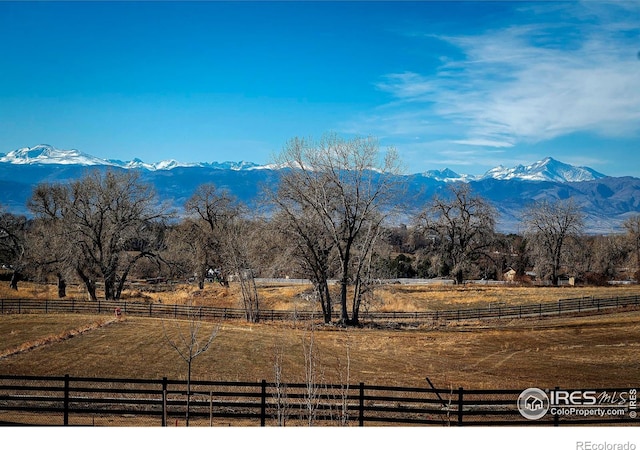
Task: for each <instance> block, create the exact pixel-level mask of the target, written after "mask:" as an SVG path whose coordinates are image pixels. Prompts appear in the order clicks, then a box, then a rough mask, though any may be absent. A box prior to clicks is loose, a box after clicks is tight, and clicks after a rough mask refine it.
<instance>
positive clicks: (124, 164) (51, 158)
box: [0, 144, 263, 170]
mask: <svg viewBox="0 0 640 450" xmlns="http://www.w3.org/2000/svg"><path fill="white" fill-rule="evenodd" d="M0 163H8V164H64V165H78V166H114V167H121V168H123V169H146V170H171V169H175V168H177V167H207V168H213V169H228V170H247V169H259V168H262V167H263V166H260V165H258V164H255V163H252V162H246V161H240V162H234V161H225V162H221V163H219V162H211V163H206V162H198V163H185V162H179V161H176V160H175V159H169V160H164V161H160V162H155V163H146V162H144V161H142V160H140V159H138V158H134V159H132V160H131V161H121V160H118V159H101V158H97V157H95V156H91V155H89V154H86V153H82V152H81V151H79V150H75V149H74V150H60V149H57V148H55V147H53V146H51V145H47V144H40V145H36V146H35V147H24V148H20V149H18V150H13V151H11V152H9V153H6V154H3V153H0Z"/></svg>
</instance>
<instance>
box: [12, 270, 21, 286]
mask: <svg viewBox="0 0 640 450" xmlns="http://www.w3.org/2000/svg"><path fill="white" fill-rule="evenodd" d="M18 281H20V273H19V272H18V271H16V270H14V271H13V273H12V274H11V281H10V282H9V286H10V287H11V289H13V290H14V291H17V290H18Z"/></svg>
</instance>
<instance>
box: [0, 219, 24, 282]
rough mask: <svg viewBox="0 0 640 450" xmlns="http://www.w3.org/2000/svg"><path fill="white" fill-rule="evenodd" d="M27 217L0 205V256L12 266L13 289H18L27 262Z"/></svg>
mask: <svg viewBox="0 0 640 450" xmlns="http://www.w3.org/2000/svg"><path fill="white" fill-rule="evenodd" d="M26 232H27V219H26V217H24V216H18V215H15V214H11V213H9V212H5V211H3V209H2V208H1V207H0V258H2V262H3V263H6V264H8V265H9V267H11V270H12V275H11V281H10V283H9V284H10V287H11V289H14V290H16V291H17V290H18V281H19V280H20V276H21V272H22V270H23V269H24V266H25V264H26V261H25V252H26V245H27V242H26Z"/></svg>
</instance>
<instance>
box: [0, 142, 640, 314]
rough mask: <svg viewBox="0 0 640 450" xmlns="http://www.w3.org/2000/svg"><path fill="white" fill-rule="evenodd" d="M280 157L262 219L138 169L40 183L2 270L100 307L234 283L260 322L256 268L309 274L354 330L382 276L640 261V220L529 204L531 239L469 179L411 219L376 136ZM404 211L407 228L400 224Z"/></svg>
mask: <svg viewBox="0 0 640 450" xmlns="http://www.w3.org/2000/svg"><path fill="white" fill-rule="evenodd" d="M275 162H276V163H277V164H278V165H279V166H280V167H281V168H282V170H281V171H280V173H281V176H280V180H279V183H278V184H277V186H270V187H268V188H267V189H265V195H264V198H265V203H264V204H263V205H261V206H263V207H264V209H260V210H258V209H254V210H252V211H250V210H249V208H248V207H247V206H246V205H243V204H242V203H241V202H239V201H238V200H237V199H235V198H234V197H233V196H231V195H230V194H229V192H227V191H224V190H220V189H219V188H217V187H216V186H215V185H214V184H205V185H202V186H200V187H198V188H197V190H196V191H195V192H194V193H193V195H192V196H191V198H189V199H188V200H187V201H186V202H185V204H184V205H183V206H182V208H180V209H173V208H172V207H171V206H169V205H167V204H163V203H161V202H160V201H159V200H158V198H157V196H156V194H155V192H154V190H153V188H152V186H150V185H148V184H146V183H144V182H142V180H141V179H140V176H139V174H138V173H137V172H135V171H106V172H101V171H94V172H88V173H87V174H86V175H85V176H84V177H82V178H80V179H78V180H74V181H71V182H69V183H56V184H41V185H39V186H37V187H36V188H35V189H34V192H33V195H32V197H31V199H30V200H29V202H28V207H29V209H30V211H31V213H32V217H31V218H29V219H27V218H25V217H21V216H16V215H13V214H11V213H9V212H5V211H0V263H3V264H5V265H6V266H7V267H10V268H11V271H12V278H11V286H12V287H13V288H14V289H17V286H18V280H19V276H20V275H21V274H25V275H28V276H30V277H32V278H40V279H44V278H49V277H55V278H56V279H57V280H58V286H59V295H60V296H61V297H63V296H64V295H65V287H66V284H67V283H69V282H70V281H73V282H80V283H82V284H83V285H84V286H85V287H86V292H87V293H88V296H89V297H90V298H91V299H94V300H95V299H96V298H97V295H98V293H97V286H98V283H101V285H102V286H104V288H103V289H104V296H105V298H107V299H119V298H121V295H122V291H123V289H124V287H125V286H126V282H127V280H128V279H130V278H131V277H133V276H135V277H136V278H145V277H149V278H152V277H158V276H162V277H166V278H172V279H186V278H190V279H193V280H194V281H195V282H197V283H198V285H199V287H200V288H204V285H205V280H206V279H210V278H212V277H213V278H215V279H217V281H219V282H220V283H221V284H223V285H228V283H229V281H230V278H231V277H233V279H234V280H235V281H237V282H238V283H239V284H240V287H241V289H240V291H241V295H242V302H243V306H244V308H245V311H246V315H247V319H248V320H250V321H255V320H257V318H258V317H259V298H258V293H257V289H256V287H255V281H254V276H256V274H258V273H260V274H261V275H262V276H284V275H289V276H293V277H300V278H307V279H309V280H311V281H312V282H313V286H314V290H313V293H314V297H315V299H316V301H318V302H319V304H320V305H321V307H322V313H323V319H324V321H325V322H331V321H332V317H333V315H334V311H338V312H339V322H340V323H342V324H345V325H351V324H357V323H358V322H359V313H360V310H361V308H362V307H363V305H365V306H366V305H367V304H368V302H370V301H371V299H372V291H373V287H374V286H375V282H376V280H377V279H380V278H395V277H401V276H403V275H404V276H416V275H418V276H422V277H436V276H446V277H451V278H453V279H454V280H455V281H456V282H458V283H462V282H464V281H465V280H467V279H470V278H474V277H477V276H481V277H486V278H499V277H500V274H501V272H502V271H503V270H504V269H505V268H506V267H512V268H514V269H515V270H516V271H517V272H518V273H519V274H520V275H523V274H524V273H525V271H526V270H531V269H534V270H535V271H536V272H537V274H538V276H539V277H540V278H541V279H548V280H550V282H551V283H552V284H556V283H557V281H558V278H559V276H560V275H561V274H562V273H566V272H567V271H569V272H573V273H578V272H580V273H583V274H586V273H598V274H600V276H602V277H612V276H614V275H615V271H616V270H617V269H616V268H617V267H620V265H623V264H629V263H631V262H632V263H635V264H636V267H637V264H638V259H639V258H640V216H634V217H631V218H629V219H628V220H627V221H626V222H625V225H624V226H625V230H626V234H624V235H622V234H621V235H615V236H586V235H585V234H584V233H583V231H584V217H583V214H582V212H581V210H580V208H579V207H578V206H577V205H576V204H575V203H573V202H572V201H571V200H564V201H560V200H559V201H556V202H548V201H542V202H532V203H530V205H529V206H528V207H527V208H525V210H524V213H523V215H522V224H523V230H524V233H523V235H522V236H519V235H503V234H500V233H497V232H496V229H495V226H496V222H497V217H498V216H497V212H496V209H495V208H494V207H493V206H492V205H491V204H489V202H487V201H486V200H485V199H483V198H482V197H480V196H478V195H476V194H474V193H473V192H472V190H471V188H470V185H469V184H464V183H460V184H451V185H449V186H448V188H447V189H446V190H443V191H442V192H439V193H438V194H437V195H436V196H434V197H433V198H432V199H431V201H430V202H428V203H427V204H425V205H422V206H421V208H420V211H419V212H418V213H409V212H408V210H406V209H405V210H403V209H402V205H403V204H405V203H406V202H405V200H406V199H405V198H404V193H405V191H404V187H403V186H402V185H400V184H398V182H397V180H398V179H399V177H397V175H398V174H400V172H401V164H400V160H399V158H398V155H397V153H396V152H395V150H394V149H387V150H386V151H384V152H383V151H381V150H380V148H379V145H378V142H377V140H376V139H374V138H354V139H343V138H341V137H339V136H337V135H333V134H331V135H326V136H324V137H323V138H321V139H320V140H312V139H298V138H296V139H292V140H291V141H290V142H288V143H287V144H286V146H285V147H284V149H283V151H282V152H281V153H280V155H279V156H278V157H277V159H276V161H275ZM414 206H415V205H414ZM408 216H409V217H408ZM398 217H403V220H406V221H408V223H410V225H409V226H398V225H397V221H398ZM394 223H395V224H396V225H394ZM634 257H635V258H634ZM632 259H635V261H631V260H632ZM330 280H336V281H337V287H334V286H333V285H332V284H331V283H330Z"/></svg>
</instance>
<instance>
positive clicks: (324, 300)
mask: <svg viewBox="0 0 640 450" xmlns="http://www.w3.org/2000/svg"><path fill="white" fill-rule="evenodd" d="M316 289H317V290H318V295H319V296H320V304H321V305H322V315H323V318H324V323H331V320H332V317H331V316H332V314H333V311H332V308H331V293H330V292H329V286H328V285H327V280H323V281H321V282H320V283H318V285H317V287H316Z"/></svg>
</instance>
